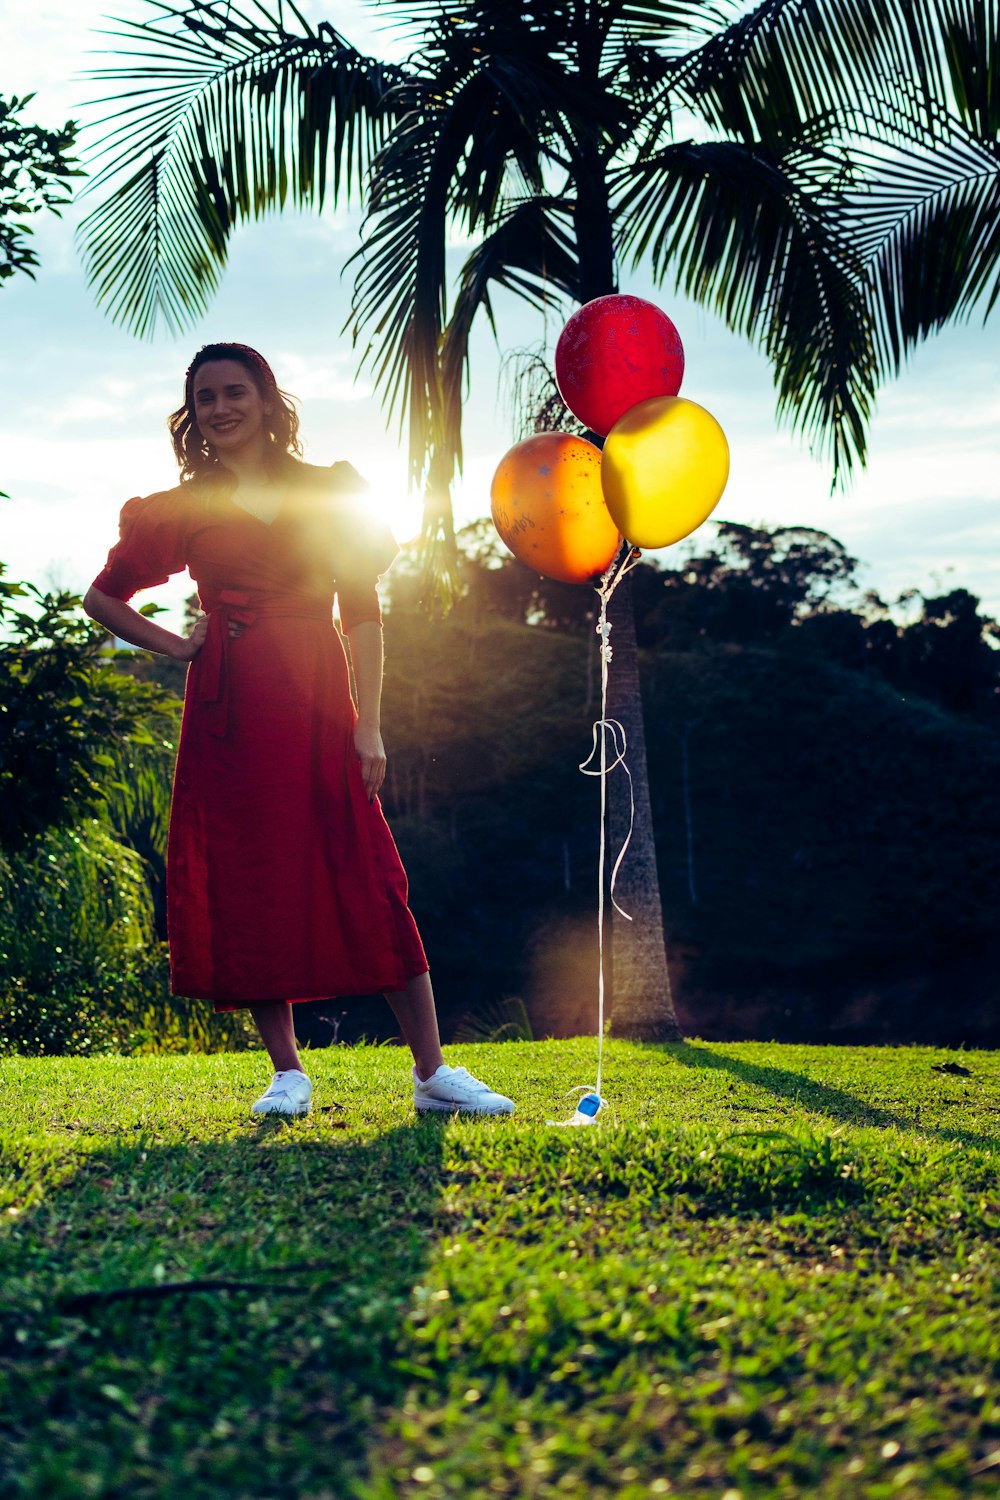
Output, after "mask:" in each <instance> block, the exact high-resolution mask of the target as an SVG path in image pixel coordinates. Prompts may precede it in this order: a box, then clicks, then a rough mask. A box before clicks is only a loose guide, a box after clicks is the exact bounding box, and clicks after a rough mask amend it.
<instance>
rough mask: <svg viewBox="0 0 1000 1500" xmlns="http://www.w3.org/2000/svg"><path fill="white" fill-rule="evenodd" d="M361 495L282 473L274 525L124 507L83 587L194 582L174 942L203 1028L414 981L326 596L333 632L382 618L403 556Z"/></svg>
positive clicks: (296, 471)
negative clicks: (199, 635) (236, 629)
mask: <svg viewBox="0 0 1000 1500" xmlns="http://www.w3.org/2000/svg"><path fill="white" fill-rule="evenodd" d="M363 488H364V485H363V481H361V479H360V477H359V475H358V474H357V472H356V471H355V470H354V469H352V468H351V466H350V464H335V465H334V466H333V468H332V469H321V468H314V467H313V466H311V465H308V464H300V463H294V462H292V461H290V462H289V467H288V486H287V489H286V491H285V499H284V503H283V506H282V509H281V511H280V513H279V515H278V516H277V518H276V519H275V520H274V521H273V522H272V523H271V524H270V525H268V524H267V523H265V522H263V521H260V520H258V519H257V518H256V517H254V516H252V515H250V514H249V513H248V512H247V511H245V510H243V509H241V507H240V506H238V505H237V504H236V503H235V502H234V501H233V500H232V499H231V498H230V497H229V495H228V494H227V493H225V491H224V490H222V489H220V488H219V487H218V486H213V485H210V484H205V483H199V484H185V485H181V486H179V487H178V488H176V489H173V490H167V491H164V492H162V493H159V494H155V495H148V496H145V497H142V498H136V499H133V500H129V501H128V503H127V504H126V505H125V507H124V509H123V510H122V515H121V539H120V541H119V542H118V544H117V545H116V546H115V547H113V548H112V550H111V552H110V553H109V555H108V561H107V565H106V566H105V568H104V570H103V572H101V573H100V574H99V575H98V577H97V578H95V579H94V587H95V588H97V589H99V590H100V591H101V592H102V593H104V594H108V595H110V596H111V597H113V598H116V599H123V600H128V599H131V597H132V595H133V594H135V593H137V592H138V591H139V590H140V589H144V588H151V587H153V586H155V585H158V584H162V583H165V582H166V580H167V578H168V577H169V575H170V574H171V573H178V572H180V571H182V570H183V569H184V568H185V567H187V568H188V569H189V570H190V573H191V576H192V578H193V579H194V581H195V583H196V584H197V588H198V594H199V597H200V599H201V604H202V608H203V609H204V610H205V611H206V612H207V614H208V619H209V625H208V635H207V638H206V641H205V644H204V645H203V647H202V649H201V651H200V652H199V653H198V655H197V656H195V657H194V659H193V660H192V661H191V663H190V665H189V667H188V675H187V685H186V690H185V695H184V714H183V720H182V725H181V735H180V743H179V746H178V752H177V767H176V771H175V775H174V790H173V800H172V803H171V811H170V834H169V841H168V847H167V933H168V938H169V944H170V970H171V988H172V990H173V992H174V993H175V994H178V995H191V996H199V997H202V998H205V999H209V1000H212V1001H213V1002H214V1005H215V1009H216V1010H234V1009H238V1008H239V1007H241V1006H245V1005H249V1004H254V1003H257V1002H258V1001H266V1000H311V999H329V998H332V997H334V996H337V995H352V994H357V995H368V994H374V993H376V992H377V991H379V990H401V989H403V988H405V986H406V983H407V981H408V980H410V979H411V978H413V977H415V976H416V975H418V974H422V973H424V972H425V971H426V969H427V959H426V957H425V955H424V950H423V947H422V945H421V942H420V937H419V934H418V932H417V928H416V924H415V923H414V920H413V917H412V915H411V913H410V911H409V908H408V906H407V904H406V902H407V885H406V875H405V873H404V871H403V866H402V864H401V862H400V858H399V855H398V853H397V851H396V846H395V844H394V843H393V840H392V835H391V834H390V832H389V828H388V825H387V823H386V821H385V818H384V817H383V815H382V810H381V808H380V806H379V803H378V800H377V799H376V800H375V802H374V803H369V801H368V795H367V793H366V791H365V788H364V781H363V778H362V773H361V764H360V761H359V760H358V756H357V753H356V751H355V748H354V726H355V723H356V719H357V715H356V712H355V708H354V703H353V701H352V698H351V694H350V685H349V678H348V669H347V659H346V657H345V654H344V649H343V646H342V645H341V641H340V637H339V635H338V634H337V631H336V629H335V628H334V625H333V619H332V615H333V598H334V593H335V592H336V593H337V595H338V599H339V608H340V616H341V623H342V625H343V627H344V629H345V630H347V631H349V630H350V629H352V628H353V626H355V625H357V624H359V623H361V622H362V621H363V620H376V621H377V620H379V619H380V614H379V605H378V596H377V594H376V592H375V584H376V582H377V579H378V576H379V575H380V574H381V573H383V572H384V571H385V569H386V568H387V567H388V566H389V564H390V563H391V562H392V559H393V557H394V556H395V554H396V544H395V542H394V541H393V539H392V537H391V535H390V534H389V532H388V531H387V530H386V529H385V528H384V527H382V526H381V525H380V524H379V523H377V522H373V521H372V519H371V517H370V516H368V515H366V514H365V511H364V505H363V497H359V493H358V492H359V489H362V490H363ZM230 620H238V621H239V622H241V624H242V625H243V626H244V629H243V632H242V634H241V635H239V636H238V637H236V638H231V637H230V635H229V622H230Z"/></svg>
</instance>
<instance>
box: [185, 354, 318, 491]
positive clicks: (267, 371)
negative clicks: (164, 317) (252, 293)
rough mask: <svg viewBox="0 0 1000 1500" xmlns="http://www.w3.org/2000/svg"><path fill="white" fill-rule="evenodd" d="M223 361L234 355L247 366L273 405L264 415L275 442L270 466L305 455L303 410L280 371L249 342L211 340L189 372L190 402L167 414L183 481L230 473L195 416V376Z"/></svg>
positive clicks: (268, 458) (187, 395) (187, 390)
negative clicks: (277, 374) (282, 382)
mask: <svg viewBox="0 0 1000 1500" xmlns="http://www.w3.org/2000/svg"><path fill="white" fill-rule="evenodd" d="M218 359H233V360H236V362H237V364H241V365H242V366H243V368H244V369H245V370H246V371H247V373H248V374H249V376H250V379H251V380H252V381H253V383H254V385H255V386H256V387H257V390H258V392H259V394H260V396H261V399H262V400H263V401H265V402H266V403H268V404H269V405H270V408H271V410H270V412H269V413H268V415H267V416H266V417H265V419H264V420H265V425H266V427H267V435H268V438H269V440H270V443H269V447H268V451H267V455H266V458H265V462H266V464H267V467H268V468H269V469H272V470H277V469H280V468H283V467H284V465H285V463H286V461H287V460H288V459H289V458H291V457H292V456H293V455H294V454H299V455H300V456H301V453H302V445H301V443H300V442H299V414H298V412H297V411H296V410H295V406H294V404H293V401H292V398H291V396H289V394H288V392H287V391H283V390H280V389H279V387H278V382H277V381H276V380H275V378H274V371H273V370H272V369H271V366H270V365H269V364H268V362H267V360H266V359H265V358H264V356H263V355H262V354H258V353H257V350H256V349H251V348H250V346H249V344H205V345H204V346H203V347H202V348H201V349H199V350H198V353H197V354H196V355H195V357H194V359H193V360H192V361H191V363H190V364H189V365H188V367H187V371H186V372H185V375H184V404H183V405H182V406H179V407H178V408H177V410H176V411H175V412H171V414H170V416H169V417H168V418H167V426H168V428H169V430H170V441H171V443H172V444H173V448H174V455H175V457H176V459H177V462H178V464H179V465H180V470H181V482H182V483H184V482H185V481H192V480H197V479H211V478H220V479H221V478H226V477H229V476H228V475H227V471H226V470H225V468H224V466H223V465H222V463H221V462H220V460H219V456H218V454H217V453H216V451H215V449H214V448H213V446H212V444H211V443H210V442H208V441H207V440H206V439H205V438H204V437H203V436H202V434H201V432H200V431H199V429H198V424H197V422H196V420H195V415H194V377H195V376H196V375H197V373H198V371H199V370H200V369H201V367H202V365H207V364H209V363H210V362H211V361H213V360H218Z"/></svg>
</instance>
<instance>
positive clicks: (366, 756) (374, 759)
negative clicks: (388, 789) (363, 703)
mask: <svg viewBox="0 0 1000 1500" xmlns="http://www.w3.org/2000/svg"><path fill="white" fill-rule="evenodd" d="M354 748H355V750H356V751H357V752H358V760H359V761H360V762H361V775H362V776H363V777H364V783H365V791H366V792H367V793H368V801H369V802H374V800H375V798H376V797H377V796H378V794H379V792H380V791H381V790H382V783H383V781H384V780H385V746H384V745H383V744H382V736H381V734H380V733H379V731H378V728H377V726H376V725H374V724H365V723H363V722H362V721H361V720H360V719H359V720H358V722H357V724H356V725H355V726H354Z"/></svg>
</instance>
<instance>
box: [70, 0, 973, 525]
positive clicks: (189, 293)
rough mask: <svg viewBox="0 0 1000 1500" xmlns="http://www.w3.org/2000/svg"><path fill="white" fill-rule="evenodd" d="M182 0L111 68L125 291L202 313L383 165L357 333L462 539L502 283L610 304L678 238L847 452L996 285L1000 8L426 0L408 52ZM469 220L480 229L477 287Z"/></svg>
mask: <svg viewBox="0 0 1000 1500" xmlns="http://www.w3.org/2000/svg"><path fill="white" fill-rule="evenodd" d="M151 8H152V11H153V14H151V15H149V16H148V18H147V19H145V20H142V21H119V22H118V23H116V24H117V28H118V29H117V30H116V31H115V32H113V33H112V35H115V36H117V37H118V38H119V40H120V41H121V42H122V43H123V46H122V47H121V48H120V49H119V52H118V54H117V56H118V57H119V58H120V59H122V60H121V61H116V62H115V64H114V65H113V66H110V67H108V68H105V69H104V70H102V72H101V73H100V74H99V76H100V77H102V78H104V79H106V80H107V81H108V82H109V84H111V85H112V86H114V87H116V88H117V92H115V93H113V94H111V95H110V96H109V98H108V99H107V100H106V101H105V102H106V103H107V104H109V105H110V106H112V112H111V113H110V114H108V115H107V116H106V118H105V120H104V121H103V124H104V125H105V126H106V127H107V128H106V132H105V134H104V135H103V137H102V138H101V139H100V141H99V142H98V144H97V146H96V147H95V152H96V154H97V157H98V161H99V163H100V170H99V172H98V175H97V176H96V178H95V181H94V184H93V187H94V189H100V190H101V191H102V192H103V193H104V195H105V196H104V198H103V200H102V201H101V202H100V203H99V205H98V206H97V207H96V208H95V209H94V210H93V211H92V213H91V214H90V215H89V217H88V219H87V220H86V222H85V224H84V226H83V229H82V236H83V246H84V253H85V257H86V260H87V263H88V269H89V273H90V277H91V280H92V282H93V283H94V285H95V287H96V289H97V293H98V297H99V299H100V300H101V302H102V303H103V304H104V305H105V306H107V307H108V309H109V311H110V312H111V314H112V316H113V317H115V318H117V319H119V320H121V321H123V322H125V323H126V324H127V325H128V326H130V327H132V328H134V329H135V330H136V331H137V332H141V333H149V332H151V331H152V328H153V326H154V323H155V320H156V318H157V316H159V315H162V316H163V317H164V318H165V320H166V321H167V323H168V326H170V327H172V328H174V329H177V328H179V327H181V326H184V325H185V324H187V323H188V322H190V320H191V318H192V317H194V316H197V315H199V314H200V313H201V312H203V311H204V309H205V306H206V303H207V299H208V297H209V295H210V294H211V292H212V291H213V290H214V288H215V286H216V285H217V282H218V278H219V273H220V269H221V267H222V265H223V264H224V262H225V257H226V249H227V243H228V239H229V236H230V235H231V233H232V231H233V230H234V228H235V227H236V226H237V225H238V224H239V223H241V222H244V221H245V220H247V219H249V218H252V217H256V216H259V215H260V214H262V213H264V212H267V211H269V210H271V209H275V208H280V207H282V206H283V205H284V204H285V203H286V202H291V203H293V204H296V205H305V206H311V207H314V208H317V209H320V208H322V206H323V203H324V196H325V193H326V189H327V183H328V178H332V197H333V200H334V202H335V203H336V202H337V201H338V200H339V197H340V195H341V193H343V194H345V195H349V194H350V192H351V190H352V188H358V187H360V185H361V184H362V183H364V184H365V192H366V194H367V205H368V210H369V214H368V225H367V232H366V236H365V240H364V244H363V246H362V249H361V252H360V260H359V267H358V278H357V283H356V292H355V302H354V315H353V329H354V334H355V338H356V340H358V341H359V342H360V344H361V348H362V355H363V358H364V359H365V360H366V361H367V362H368V363H370V364H371V366H372V368H373V370H374V373H375V378H376V383H377V385H378V386H379V389H380V390H381V391H382V392H383V394H384V396H385V397H386V399H387V401H388V403H389V404H390V405H391V406H398V407H399V409H400V410H401V411H404V412H406V414H407V416H408V419H409V432H410V452H411V465H412V469H413V472H414V474H415V475H420V476H422V477H425V478H426V479H427V481H428V503H429V505H430V506H431V507H432V508H433V507H435V506H436V507H437V510H438V514H437V523H438V525H439V526H441V527H444V528H445V529H447V526H448V524H449V513H448V509H447V490H448V486H449V484H450V481H451V478H452V473H453V469H454V465H455V464H456V463H457V462H460V461H461V427H460V422H461V396H462V382H463V379H464V377H465V373H466V370H467V363H468V351H469V337H470V331H471V327H472V324H473V322H474V320H475V318H476V316H477V314H478V313H479V312H482V313H484V314H485V316H486V317H487V318H488V320H489V321H490V322H491V323H492V324H493V325H494V327H495V313H494V305H493V297H494V295H495V293H496V291H497V290H498V289H507V290H511V291H514V292H515V293H516V294H518V295H519V296H522V297H524V298H526V299H527V300H528V301H529V302H530V303H532V304H533V305H535V306H539V307H541V306H545V305H548V304H557V305H561V304H562V299H564V298H567V297H568V298H570V299H572V300H576V301H585V300H587V299H588V298H590V297H593V296H598V295H601V294H603V293H605V292H608V291H611V290H613V289H614V286H615V285H616V277H617V269H616V259H617V260H620V261H622V262H623V263H624V262H625V261H626V260H627V259H631V260H632V261H633V262H635V261H637V260H638V259H640V258H643V257H645V258H648V259H649V261H650V263H651V265H652V268H653V272H654V275H655V276H656V277H657V279H658V280H659V279H666V278H668V277H672V278H673V279H674V280H675V282H676V283H677V284H678V285H680V286H683V287H684V288H685V290H686V291H687V292H688V293H689V295H691V296H692V297H694V298H695V299H696V300H699V301H703V302H705V303H706V304H709V305H711V306H713V307H714V308H715V309H716V310H717V311H718V312H719V314H720V315H721V316H722V317H723V318H724V319H725V321H726V323H727V324H728V326H730V327H731V328H733V329H734V330H736V331H738V332H740V333H742V334H744V335H746V336H747V337H749V338H750V339H751V340H753V341H754V342H755V343H757V344H758V345H760V346H761V347H762V348H763V349H764V350H765V351H766V353H767V356H768V359H769V361H770V362H771V364H772V366H773V368H774V371H775V379H776V383H777V387H778V406H779V412H780V413H782V414H783V415H784V416H785V417H786V418H788V419H789V420H790V421H791V422H792V423H793V425H795V426H796V427H798V428H799V429H801V430H802V431H803V432H805V433H806V434H807V435H808V436H809V438H810V440H811V441H812V442H814V443H815V444H817V445H820V446H822V447H823V448H824V449H825V450H827V451H828V452H829V454H830V456H831V457H832V460H833V464H834V469H835V471H837V470H846V469H847V468H849V467H850V466H851V465H852V464H853V463H855V462H856V461H858V460H863V458H864V452H865V429H866V425H867V422H868V419H869V416H870V413H871V408H872V401H873V396H874V392H875V389H876V387H877V384H878V382H879V380H880V379H881V378H882V376H883V375H884V374H885V372H886V371H887V370H888V369H898V368H899V365H900V363H901V361H902V359H903V358H904V357H905V354H906V352H907V350H908V349H909V348H911V347H912V345H913V344H914V343H915V342H916V341H917V340H919V339H920V338H922V337H924V336H926V334H927V333H928V332H929V331H930V330H931V329H932V328H934V327H937V326H940V324H941V323H942V322H944V321H946V320H947V319H948V318H950V317H953V316H962V315H965V314H966V313H968V311H969V310H970V309H971V308H972V307H973V306H977V305H982V304H985V307H986V310H987V311H988V310H989V309H990V308H991V307H992V305H993V302H994V300H995V297H996V285H997V283H996V274H997V265H998V241H997V229H996V224H997V220H998V215H997V212H996V206H997V193H998V192H1000V179H998V173H997V162H998V157H997V153H996V118H995V115H996V101H995V98H994V95H993V92H991V86H990V83H989V79H990V78H991V76H992V59H994V58H995V55H996V51H997V25H998V22H997V17H996V15H995V13H994V9H995V8H991V7H989V6H984V5H982V4H980V3H978V0H917V3H916V4H915V5H914V6H912V7H907V8H906V9H907V11H910V10H912V11H913V12H914V15H913V18H912V21H911V20H908V19H907V18H905V17H903V15H902V14H901V11H900V7H899V6H898V5H895V4H892V3H888V0H825V3H819V0H766V3H761V4H756V5H753V6H751V7H749V8H748V7H747V6H745V5H743V4H738V3H735V0H723V3H719V4H716V3H708V0H701V3H696V0H687V3H682V0H657V3H650V0H600V3H598V4H588V5H583V4H580V3H578V0H560V3H557V4H549V5H546V6H543V7H541V8H537V7H536V8H529V9H528V10H527V11H523V10H522V9H518V8H516V7H510V6H502V5H497V4H496V3H494V0H460V3H459V0H396V3H394V4H393V5H392V6H391V7H390V8H389V9H390V13H391V21H392V22H393V23H395V25H396V28H397V30H399V31H400V32H401V34H402V35H403V36H404V37H405V39H406V41H407V42H408V44H409V46H410V49H411V50H410V53H409V56H408V58H407V60H406V62H405V63H404V64H403V65H401V66H398V67H390V66H387V65H385V64H383V63H380V62H379V61H378V60H377V59H373V58H367V57H364V56H363V55H362V54H361V53H359V52H358V51H357V49H355V48H353V47H352V46H350V44H349V43H348V42H347V41H346V40H345V39H344V38H343V37H342V36H341V35H340V34H339V32H337V30H336V29H335V28H334V27H333V26H332V25H331V24H330V23H327V22H324V23H321V24H319V25H313V24H312V23H311V22H309V21H308V20H307V19H306V18H305V17H304V16H303V15H302V14H301V12H300V11H298V9H297V8H296V7H295V6H294V5H292V4H287V5H285V4H282V5H281V6H280V7H279V8H278V11H277V13H275V12H274V11H273V10H272V9H269V8H268V7H267V6H265V5H263V4H260V3H258V0H244V3H243V4H241V5H227V6H226V9H225V13H224V14H222V13H220V11H219V8H218V7H217V6H216V5H215V4H214V3H212V0H186V3H182V4H181V5H179V6H174V5H161V4H159V0H153V3H152V7H151ZM137 91H138V93H137ZM125 99H127V100H128V101H129V106H130V107H129V108H128V109H127V110H125V111H122V110H121V108H120V105H121V103H122V101H123V100H125ZM137 101H138V102H137ZM685 132H686V133H685ZM452 224H457V226H458V227H459V229H460V230H461V231H462V232H463V233H464V234H465V235H467V236H468V237H469V238H470V239H472V240H473V241H474V243H475V248H474V249H473V250H472V252H471V253H470V255H469V256H468V258H467V260H466V261H465V264H464V266H463V267H462V269H461V271H460V273H459V276H458V281H457V287H456V289H455V291H454V295H453V297H452V287H451V273H450V268H449V265H448V257H447V255H446V237H447V233H448V230H449V226H450V225H452Z"/></svg>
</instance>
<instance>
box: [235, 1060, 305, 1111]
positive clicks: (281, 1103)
mask: <svg viewBox="0 0 1000 1500" xmlns="http://www.w3.org/2000/svg"><path fill="white" fill-rule="evenodd" d="M312 1091H313V1086H312V1084H311V1083H310V1081H309V1079H308V1078H307V1077H306V1075H305V1074H304V1073H303V1072H302V1070H301V1068H286V1069H285V1071H284V1072H283V1073H275V1075H274V1077H273V1078H272V1079H271V1087H270V1088H269V1089H268V1091H267V1093H266V1094H261V1096H260V1098H259V1099H258V1100H257V1102H256V1104H251V1106H250V1109H251V1112H252V1113H253V1114H255V1115H307V1114H308V1113H309V1100H310V1099H311V1098H312Z"/></svg>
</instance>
